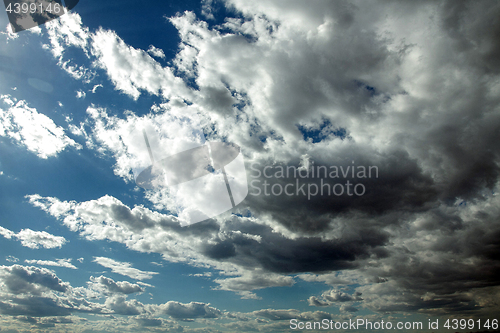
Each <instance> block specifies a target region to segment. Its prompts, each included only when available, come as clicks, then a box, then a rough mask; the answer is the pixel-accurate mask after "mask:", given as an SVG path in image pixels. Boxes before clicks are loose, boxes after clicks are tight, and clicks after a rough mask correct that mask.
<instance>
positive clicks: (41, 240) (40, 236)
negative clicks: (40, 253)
mask: <svg viewBox="0 0 500 333" xmlns="http://www.w3.org/2000/svg"><path fill="white" fill-rule="evenodd" d="M0 235H2V236H4V237H5V238H7V239H11V238H17V239H18V240H20V241H21V244H22V245H23V246H26V247H29V248H30V249H38V248H39V247H43V248H45V249H53V248H56V247H59V248H60V247H61V246H63V245H64V244H65V243H66V242H67V241H66V239H65V238H64V237H62V236H54V235H51V234H49V233H48V232H46V231H33V230H31V229H22V230H21V231H19V232H18V233H17V234H16V233H15V232H12V231H10V230H8V229H5V228H3V227H0Z"/></svg>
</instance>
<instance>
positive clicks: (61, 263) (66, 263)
mask: <svg viewBox="0 0 500 333" xmlns="http://www.w3.org/2000/svg"><path fill="white" fill-rule="evenodd" d="M71 260H72V259H57V260H56V261H53V260H36V259H26V260H25V261H24V262H25V263H27V264H30V265H42V266H55V267H66V268H71V269H78V268H77V267H76V266H75V265H73V264H72V263H71Z"/></svg>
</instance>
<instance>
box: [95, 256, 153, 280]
mask: <svg viewBox="0 0 500 333" xmlns="http://www.w3.org/2000/svg"><path fill="white" fill-rule="evenodd" d="M94 262H96V263H98V264H99V265H101V266H104V267H106V268H109V269H111V271H112V272H113V273H116V274H121V275H124V276H128V277H130V278H132V279H136V280H144V279H151V278H152V277H153V275H155V274H158V273H157V272H148V271H141V270H139V269H137V268H133V267H132V264H130V263H128V262H121V261H116V260H113V259H111V258H106V257H95V258H94Z"/></svg>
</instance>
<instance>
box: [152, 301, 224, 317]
mask: <svg viewBox="0 0 500 333" xmlns="http://www.w3.org/2000/svg"><path fill="white" fill-rule="evenodd" d="M160 309H161V312H162V313H164V314H167V315H169V316H171V317H172V318H175V319H181V320H186V319H194V318H217V317H219V316H221V314H222V313H221V311H220V310H218V309H216V308H214V307H211V306H210V304H205V303H198V302H190V303H186V304H183V303H179V302H173V301H170V302H167V303H165V304H162V305H161V306H160Z"/></svg>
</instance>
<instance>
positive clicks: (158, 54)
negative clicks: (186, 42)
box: [147, 45, 165, 59]
mask: <svg viewBox="0 0 500 333" xmlns="http://www.w3.org/2000/svg"><path fill="white" fill-rule="evenodd" d="M147 52H148V53H149V54H151V55H152V56H155V57H157V58H162V59H165V53H164V52H163V50H162V49H159V48H157V47H155V46H153V45H149V49H148V51H147Z"/></svg>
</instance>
